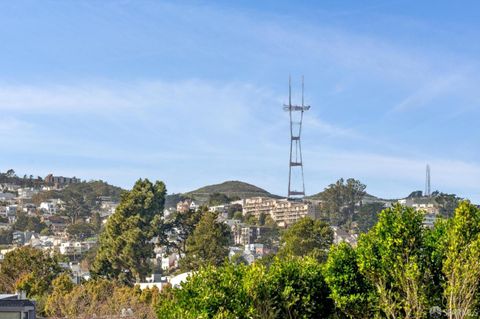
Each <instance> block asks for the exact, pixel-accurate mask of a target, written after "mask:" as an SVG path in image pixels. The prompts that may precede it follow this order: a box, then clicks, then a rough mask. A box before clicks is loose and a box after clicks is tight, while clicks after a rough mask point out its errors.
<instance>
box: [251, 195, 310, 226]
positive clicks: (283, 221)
mask: <svg viewBox="0 0 480 319" xmlns="http://www.w3.org/2000/svg"><path fill="white" fill-rule="evenodd" d="M262 213H263V214H265V215H270V216H271V217H272V219H273V220H274V221H275V222H276V223H277V225H278V226H280V227H288V226H289V225H292V224H293V223H295V222H296V221H298V220H299V219H301V218H303V217H306V216H310V217H312V218H314V217H315V210H314V206H313V205H312V204H311V203H310V202H305V201H289V200H287V199H272V198H268V197H252V198H248V199H246V200H245V203H244V205H243V215H247V214H252V215H254V216H255V217H257V218H258V217H259V216H260V214H262Z"/></svg>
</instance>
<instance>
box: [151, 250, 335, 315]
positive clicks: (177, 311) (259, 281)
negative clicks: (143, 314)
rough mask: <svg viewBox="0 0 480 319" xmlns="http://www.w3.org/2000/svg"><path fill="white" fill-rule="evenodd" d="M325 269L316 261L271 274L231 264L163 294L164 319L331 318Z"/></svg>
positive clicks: (295, 262) (277, 264)
mask: <svg viewBox="0 0 480 319" xmlns="http://www.w3.org/2000/svg"><path fill="white" fill-rule="evenodd" d="M328 294H329V292H328V288H327V286H326V284H325V281H324V280H323V274H322V267H321V265H320V264H319V263H318V262H317V261H316V260H315V259H312V258H305V259H302V258H288V259H276V260H275V261H274V262H273V263H272V265H271V266H270V267H269V268H266V267H265V266H262V265H261V264H253V265H251V266H245V265H241V264H240V265H233V264H230V263H227V264H225V265H223V266H220V267H212V266H209V267H202V268H201V269H200V270H199V271H198V272H196V273H193V274H192V275H191V276H190V278H189V279H188V280H187V282H185V283H183V284H182V287H181V288H174V289H171V290H167V291H164V292H162V294H161V295H160V298H159V305H158V309H157V313H158V317H159V318H165V319H168V318H192V319H193V318H259V319H260V318H326V317H327V316H328V315H330V314H331V313H332V310H333V303H332V301H331V300H330V299H329V297H328Z"/></svg>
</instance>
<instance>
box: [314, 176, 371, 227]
mask: <svg viewBox="0 0 480 319" xmlns="http://www.w3.org/2000/svg"><path fill="white" fill-rule="evenodd" d="M365 188H366V186H365V185H364V184H362V183H361V182H360V181H358V180H356V179H353V178H349V179H347V180H346V181H345V180H344V179H343V178H341V179H339V180H338V181H337V182H336V183H335V184H331V185H330V186H329V187H327V188H326V189H325V190H324V191H323V192H322V194H321V200H322V201H323V203H322V210H323V212H324V215H325V217H326V219H327V221H329V222H330V223H331V224H332V225H336V226H343V225H346V226H348V227H350V224H351V222H352V220H353V215H354V213H355V211H356V206H357V205H358V204H359V203H361V200H362V198H363V196H365V194H366V192H365Z"/></svg>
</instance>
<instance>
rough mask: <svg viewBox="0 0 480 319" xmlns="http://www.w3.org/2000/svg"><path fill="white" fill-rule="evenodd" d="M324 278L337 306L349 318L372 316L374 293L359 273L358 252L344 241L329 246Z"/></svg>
mask: <svg viewBox="0 0 480 319" xmlns="http://www.w3.org/2000/svg"><path fill="white" fill-rule="evenodd" d="M324 275H325V281H326V282H327V284H328V287H329V288H330V290H331V297H332V299H333V300H335V306H336V307H337V308H338V310H339V311H340V312H341V313H343V314H345V315H347V316H348V317H350V318H365V319H367V318H372V317H373V314H374V308H373V305H375V300H374V298H375V294H374V291H373V287H372V286H371V285H370V283H369V282H368V281H367V280H366V278H365V277H364V276H363V275H362V274H361V273H360V269H359V266H358V255H357V252H356V251H355V249H353V248H352V247H351V246H350V245H348V244H346V243H341V244H340V245H338V246H332V248H331V249H330V252H329V256H328V261H327V262H326V263H325V268H324Z"/></svg>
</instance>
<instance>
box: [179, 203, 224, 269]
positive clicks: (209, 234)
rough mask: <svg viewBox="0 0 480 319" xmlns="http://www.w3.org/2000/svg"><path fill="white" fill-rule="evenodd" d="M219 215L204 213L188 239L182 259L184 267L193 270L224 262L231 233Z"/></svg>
mask: <svg viewBox="0 0 480 319" xmlns="http://www.w3.org/2000/svg"><path fill="white" fill-rule="evenodd" d="M217 217H218V215H217V214H216V213H214V212H205V213H204V215H203V216H202V218H201V219H200V221H199V222H198V224H197V226H196V227H195V230H194V231H193V234H192V235H191V236H190V237H189V238H188V239H187V247H186V254H185V258H183V259H182V260H181V262H182V268H184V269H188V270H191V269H198V268H199V267H200V266H204V265H214V266H218V265H220V264H222V263H223V262H224V260H225V258H226V257H227V255H228V245H229V243H230V241H231V233H230V229H229V228H228V226H227V225H225V224H223V223H219V222H218V221H217Z"/></svg>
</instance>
